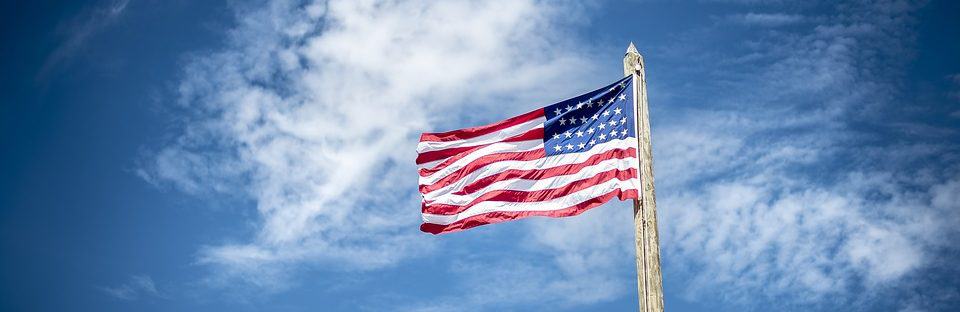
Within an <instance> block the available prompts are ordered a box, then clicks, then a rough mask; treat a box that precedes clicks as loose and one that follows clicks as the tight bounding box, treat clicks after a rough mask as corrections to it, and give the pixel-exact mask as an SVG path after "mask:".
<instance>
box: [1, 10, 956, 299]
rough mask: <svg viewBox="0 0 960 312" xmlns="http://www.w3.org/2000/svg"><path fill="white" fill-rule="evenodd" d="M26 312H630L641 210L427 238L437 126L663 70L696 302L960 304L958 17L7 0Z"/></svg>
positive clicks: (666, 139) (7, 271)
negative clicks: (429, 171)
mask: <svg viewBox="0 0 960 312" xmlns="http://www.w3.org/2000/svg"><path fill="white" fill-rule="evenodd" d="M2 12H4V13H2V14H3V15H4V16H3V18H2V19H0V23H2V27H0V33H2V34H3V44H2V45H0V51H2V52H3V53H2V55H3V56H4V57H3V58H2V60H0V62H2V63H3V66H2V67H3V68H4V70H3V72H2V75H0V79H2V80H0V82H2V83H3V85H4V92H3V95H2V97H0V98H2V99H3V102H2V105H0V146H2V147H3V148H2V152H0V172H3V174H2V175H0V233H2V234H0V251H2V253H0V254H2V257H0V293H2V300H0V310H4V311H24V310H27V311H62V310H79V311H130V310H137V311H211V310H213V311H219V310H239V311H259V310H268V311H317V310H321V311H365V310H399V311H439V310H444V311H450V310H464V311H485V310H504V311H511V310H512V311H529V310H566V311H612V310H632V309H635V306H636V285H635V283H636V282H635V264H634V259H633V256H634V254H633V249H632V248H633V247H632V244H633V237H632V219H631V209H630V207H629V205H627V204H626V203H620V202H612V203H608V204H606V205H604V206H602V207H601V208H598V209H594V210H591V211H590V212H588V213H585V214H583V215H581V216H578V217H574V218H566V219H545V218H535V219H528V220H523V221H518V222H510V223H504V224H497V225H492V226H485V227H480V228H476V229H472V230H470V231H465V232H461V233H456V234H450V235H443V236H432V235H428V234H423V233H420V232H419V230H418V225H419V222H420V220H419V218H420V217H419V209H418V207H419V197H418V196H417V191H416V188H415V181H416V173H415V166H414V161H413V160H414V158H415V142H416V139H417V137H418V135H419V133H420V132H424V131H442V130H448V129H454V128H461V127H465V126H470V125H477V124H482V123H486V122H491V121H495V120H499V119H503V118H505V117H509V116H513V115H516V114H519V113H522V112H526V111H529V110H530V109H532V108H535V107H539V106H545V105H548V104H550V103H553V102H556V101H559V100H562V99H565V98H568V97H571V96H574V95H577V94H580V93H583V92H585V91H588V90H592V89H594V88H596V87H597V86H601V85H605V84H607V83H609V82H611V81H615V80H616V79H618V78H620V77H621V74H622V69H621V68H622V65H621V58H622V55H623V52H624V50H625V48H626V46H627V44H628V43H629V42H631V41H633V42H635V43H636V44H637V47H638V48H639V49H640V51H641V53H643V55H644V58H645V60H646V62H647V66H648V68H647V74H648V76H649V79H648V83H649V86H648V87H649V96H650V98H649V101H650V107H651V124H652V128H653V144H654V153H655V171H656V176H657V198H658V208H659V213H660V218H661V220H660V222H661V223H660V231H661V235H662V240H661V249H662V255H663V258H662V262H663V268H664V271H663V277H664V291H665V294H666V298H665V303H666V307H667V309H669V310H671V311H702V310H715V311H742V310H810V309H814V310H855V311H856V310H871V311H873V310H877V311H948V310H956V309H958V308H960V285H958V282H957V280H960V271H958V269H957V267H956V263H957V261H960V250H958V248H957V245H956V243H955V242H956V241H957V239H958V238H960V236H958V234H960V232H958V230H957V229H958V228H960V227H958V225H960V165H958V164H960V143H958V142H960V133H958V131H960V58H957V57H956V56H957V55H960V43H958V41H957V40H956V39H955V38H960V21H958V19H957V17H958V15H957V14H958V13H960V5H958V4H957V3H956V2H950V1H922V2H910V1H876V2H873V1H852V2H832V1H826V2H810V1H770V2H765V1H689V2H673V1H630V2H623V3H617V2H564V1H557V2H540V1H507V2H480V1H450V2H441V3H432V2H426V3H423V2H413V1H391V2H379V1H372V0H371V1H331V2H329V3H328V2H322V1H321V2H316V3H314V2H297V1H272V2H258V1H252V2H235V1H137V0H129V1H127V0H115V1H114V0H104V1H90V2H87V3H80V2H72V3H44V2H30V3H16V4H14V3H4V4H3V10H2Z"/></svg>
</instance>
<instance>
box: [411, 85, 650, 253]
mask: <svg viewBox="0 0 960 312" xmlns="http://www.w3.org/2000/svg"><path fill="white" fill-rule="evenodd" d="M635 121H636V116H635V113H634V107H633V80H632V76H627V77H625V78H623V79H621V80H619V81H617V82H614V83H612V84H610V85H608V86H606V87H603V88H600V89H597V90H594V91H592V92H588V93H586V94H583V95H580V96H577V97H574V98H571V99H569V100H566V101H562V102H559V103H556V104H552V105H548V106H546V107H543V108H540V109H537V110H534V111H532V112H529V113H526V114H522V115H519V116H516V117H512V118H508V119H506V120H502V121H499V122H496V123H493V124H489V125H485V126H479V127H472V128H466V129H460V130H453V131H448V132H442V133H423V134H422V135H421V136H420V142H419V143H418V144H417V154H418V155H417V165H418V167H419V174H420V179H419V182H420V186H419V188H420V194H421V195H422V196H423V202H422V206H421V213H422V217H423V224H422V225H421V226H420V230H421V231H424V232H428V233H433V234H441V233H448V232H455V231H460V230H465V229H469V228H472V227H476V226H480V225H484V224H490V223H497V222H503V221H509V220H514V219H520V218H525V217H529V216H547V217H568V216H574V215H578V214H580V213H582V212H584V211H586V210H589V209H591V208H594V207H597V206H599V205H602V204H603V203H605V202H607V201H609V200H610V199H612V198H614V197H617V198H619V199H620V200H626V199H628V198H633V199H636V198H638V190H639V189H640V182H639V178H638V173H637V168H639V159H638V158H637V142H638V141H637V133H636V127H635Z"/></svg>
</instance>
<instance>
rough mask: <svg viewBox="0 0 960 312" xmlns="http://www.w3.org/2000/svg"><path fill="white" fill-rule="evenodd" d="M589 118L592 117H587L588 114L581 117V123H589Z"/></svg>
mask: <svg viewBox="0 0 960 312" xmlns="http://www.w3.org/2000/svg"><path fill="white" fill-rule="evenodd" d="M587 119H590V118H587V116H583V117H580V123H582V124H585V123H587Z"/></svg>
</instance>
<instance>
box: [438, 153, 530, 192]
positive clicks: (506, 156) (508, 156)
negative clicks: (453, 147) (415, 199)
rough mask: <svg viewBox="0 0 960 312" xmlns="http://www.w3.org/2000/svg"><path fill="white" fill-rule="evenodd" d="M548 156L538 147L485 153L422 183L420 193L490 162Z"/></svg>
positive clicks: (453, 180) (442, 184)
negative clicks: (433, 179) (425, 183)
mask: <svg viewBox="0 0 960 312" xmlns="http://www.w3.org/2000/svg"><path fill="white" fill-rule="evenodd" d="M546 156H547V153H546V152H545V151H544V150H543V149H542V148H538V149H535V150H532V151H525V152H503V153H496V154H490V155H485V156H482V157H480V158H477V159H476V160H474V161H472V162H470V163H469V164H467V165H466V166H463V168H460V169H457V170H456V171H454V172H451V173H450V174H448V175H447V176H445V177H443V178H441V179H440V180H438V181H437V182H435V183H433V184H429V185H423V184H421V185H420V194H426V193H430V192H433V191H435V190H439V189H440V188H442V187H445V186H447V185H450V184H453V183H456V182H457V181H458V180H460V179H462V178H463V177H464V176H466V175H468V174H470V173H472V172H474V171H476V170H477V169H480V168H483V167H485V166H487V165H489V164H492V163H495V162H501V161H508V160H519V161H528V160H534V159H540V158H544V157H546Z"/></svg>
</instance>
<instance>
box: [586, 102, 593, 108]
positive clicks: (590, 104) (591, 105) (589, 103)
mask: <svg viewBox="0 0 960 312" xmlns="http://www.w3.org/2000/svg"><path fill="white" fill-rule="evenodd" d="M587 107H588V108H589V107H593V100H587Z"/></svg>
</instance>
